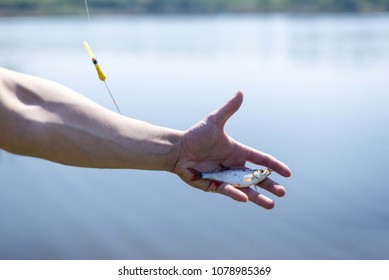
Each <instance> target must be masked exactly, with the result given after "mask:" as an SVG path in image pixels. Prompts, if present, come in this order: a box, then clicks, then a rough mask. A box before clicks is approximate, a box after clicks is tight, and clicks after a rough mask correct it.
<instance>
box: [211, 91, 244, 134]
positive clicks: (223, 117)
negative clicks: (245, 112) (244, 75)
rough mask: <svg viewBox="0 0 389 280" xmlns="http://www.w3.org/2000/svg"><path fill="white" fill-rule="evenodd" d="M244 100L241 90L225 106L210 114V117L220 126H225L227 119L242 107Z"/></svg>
mask: <svg viewBox="0 0 389 280" xmlns="http://www.w3.org/2000/svg"><path fill="white" fill-rule="evenodd" d="M242 102H243V93H242V92H241V91H240V90H239V91H238V92H237V93H236V94H235V96H234V97H233V98H232V99H230V100H229V101H228V102H227V103H226V104H225V105H224V106H222V107H220V108H219V109H218V110H216V111H215V112H213V113H212V114H211V115H210V117H209V118H210V119H212V121H213V122H215V123H216V124H217V125H218V126H219V127H224V125H225V124H226V122H227V120H228V119H229V118H230V117H231V116H232V115H233V114H234V113H235V112H236V111H238V109H239V108H240V105H242Z"/></svg>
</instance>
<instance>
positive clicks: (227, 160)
mask: <svg viewBox="0 0 389 280" xmlns="http://www.w3.org/2000/svg"><path fill="white" fill-rule="evenodd" d="M242 102H243V94H242V93H241V92H238V93H237V94H236V95H235V96H234V97H233V98H232V99H231V100H230V101H229V102H228V103H227V104H225V105H224V106H223V107H221V108H220V109H218V110H216V111H215V112H213V113H211V114H209V115H208V116H207V117H206V118H204V119H203V120H201V121H200V122H199V123H197V124H196V125H194V126H193V127H192V128H190V129H189V130H187V131H186V132H185V135H184V137H183V141H182V147H181V153H180V156H179V159H178V161H177V163H176V166H175V168H174V170H173V171H174V173H176V174H177V175H178V176H180V177H181V179H182V180H184V181H185V182H186V183H188V184H189V185H191V186H193V187H196V188H199V189H201V190H204V191H207V192H217V193H221V194H224V195H226V196H229V197H231V198H233V199H235V200H238V201H242V202H245V201H247V200H250V201H252V202H254V203H256V204H258V205H259V206H262V207H264V208H267V209H271V208H273V207H274V202H273V201H272V200H271V199H270V198H268V197H266V196H265V195H263V194H260V193H258V192H256V191H254V190H253V189H251V188H244V189H237V188H235V187H233V186H231V185H228V184H225V183H219V182H215V181H210V180H201V179H200V180H199V179H197V178H195V176H194V173H193V170H197V171H200V172H209V171H215V170H220V169H224V168H245V164H246V162H247V161H249V162H252V163H254V164H258V165H262V166H266V167H268V168H270V169H272V170H273V171H275V172H277V173H279V174H280V175H282V176H285V177H288V176H290V175H291V172H290V170H289V168H288V167H287V166H286V165H285V164H283V163H282V162H280V161H278V160H277V159H275V158H274V157H272V156H270V155H268V154H265V153H263V152H260V151H257V150H255V149H253V148H250V147H247V146H245V145H243V144H241V143H239V142H237V141H235V140H234V139H232V138H231V137H230V136H228V135H227V134H226V132H225V131H224V125H225V123H226V122H227V120H228V119H229V118H230V117H231V116H232V115H233V114H234V113H235V112H236V111H237V110H238V109H239V107H240V105H241V104H242ZM258 186H259V187H261V188H262V189H265V190H267V191H269V192H271V193H273V194H275V195H277V196H279V197H281V196H283V195H284V194H285V189H284V187H283V186H281V185H279V184H277V183H276V182H274V181H273V180H271V179H270V178H267V179H266V180H264V181H263V182H261V183H259V184H258Z"/></svg>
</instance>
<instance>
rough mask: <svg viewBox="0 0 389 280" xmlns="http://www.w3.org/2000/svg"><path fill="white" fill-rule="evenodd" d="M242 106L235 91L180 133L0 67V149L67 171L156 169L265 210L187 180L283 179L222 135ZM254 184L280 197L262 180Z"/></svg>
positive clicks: (224, 189) (278, 166)
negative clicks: (251, 167) (236, 174)
mask: <svg viewBox="0 0 389 280" xmlns="http://www.w3.org/2000/svg"><path fill="white" fill-rule="evenodd" d="M242 102H243V94H242V92H240V91H239V92H237V93H236V95H235V96H234V97H233V98H232V99H231V100H230V101H229V102H227V103H226V104H225V105H224V106H222V107H220V108H219V109H218V110H216V111H214V112H212V113H210V114H209V115H208V116H206V117H205V118H204V119H202V120H201V121H200V122H198V123H197V124H195V125H194V126H193V127H191V128H190V129H188V130H186V131H180V130H175V129H171V128H166V127H161V126H156V125H152V124H149V123H146V122H143V121H140V120H136V119H132V118H128V117H126V116H123V115H119V114H117V113H115V112H112V111H109V110H107V109H105V108H103V107H101V106H100V105H98V104H96V103H95V102H93V101H91V100H89V99H87V98H85V97H84V96H82V95H80V94H79V93H77V92H75V91H73V90H71V89H69V88H67V87H64V86H62V85H60V84H57V83H55V82H52V81H49V80H45V79H42V78H38V77H34V76H29V75H25V74H22V73H18V72H13V71H10V70H7V69H4V68H0V131H1V134H0V148H1V149H4V150H6V151H9V152H11V153H15V154H20V155H25V156H32V157H38V158H42V159H46V160H50V161H53V162H57V163H61V164H65V165H72V166H80V167H91V168H127V169H144V170H164V171H168V172H172V173H174V174H177V175H178V176H179V177H180V178H181V179H182V180H183V181H184V182H185V183H187V184H189V185H191V186H192V187H195V188H198V189H201V190H203V191H206V192H216V193H220V194H223V195H226V196H228V197H230V198H232V199H234V200H237V201H241V202H246V201H248V200H250V201H252V202H254V203H255V204H257V205H259V206H262V207H264V208H266V209H271V208H273V207H274V201H273V200H271V199H270V198H268V197H266V196H265V195H263V194H260V193H257V192H256V191H254V190H252V189H250V188H244V189H236V188H235V187H233V186H231V185H228V184H222V183H218V182H212V181H209V180H194V179H193V173H192V171H191V170H193V169H194V170H198V171H200V172H205V171H207V172H209V171H215V170H219V169H221V168H222V167H224V168H225V167H230V168H244V167H245V163H246V162H247V161H249V162H252V163H254V164H257V165H262V166H266V167H269V168H271V169H272V170H273V171H274V172H277V173H278V174H280V175H282V176H285V177H288V176H290V175H291V171H290V169H289V168H288V167H287V166H286V165H285V164H284V163H282V162H281V161H279V160H277V159H275V158H274V157H273V156H271V155H268V154H266V153H263V152H260V151H258V150H255V149H253V148H251V147H248V146H245V145H243V144H241V143H239V142H237V141H235V140H234V139H232V138H231V137H230V136H229V135H227V134H226V132H225V131H224V126H225V124H226V122H227V120H228V119H229V118H230V117H231V116H232V115H233V114H234V113H235V112H236V111H237V110H238V109H239V107H240V105H241V104H242ZM258 186H259V187H260V188H262V189H263V190H266V191H268V192H270V193H273V194H275V195H276V196H279V197H282V196H284V195H285V188H284V187H283V186H281V185H279V184H278V183H276V182H274V181H273V180H271V179H270V178H267V179H266V180H264V181H263V182H261V183H260V184H258Z"/></svg>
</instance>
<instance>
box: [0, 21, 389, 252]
mask: <svg viewBox="0 0 389 280" xmlns="http://www.w3.org/2000/svg"><path fill="white" fill-rule="evenodd" d="M84 39H87V40H88V41H89V43H90V44H91V46H92V49H93V50H94V52H95V54H96V55H97V57H98V59H99V61H100V63H101V65H102V67H103V68H104V70H105V72H106V74H107V76H108V79H107V82H108V84H109V86H110V88H111V90H112V92H113V94H114V96H115V98H116V100H117V102H118V103H119V106H120V108H121V110H122V112H123V113H124V114H126V115H128V116H131V117H135V118H139V119H142V120H145V121H148V122H152V123H154V124H158V125H163V126H169V127H174V128H177V129H187V128H189V127H190V126H191V125H192V124H194V123H195V122H197V121H198V120H199V119H201V118H202V117H203V116H205V115H206V114H207V113H209V112H210V111H212V110H214V109H215V108H217V107H219V106H220V105H221V104H223V103H224V102H225V101H227V100H228V99H229V98H230V97H231V96H232V95H233V94H234V92H235V91H236V90H237V89H242V90H243V91H244V92H245V102H244V104H243V106H242V108H241V110H240V111H239V112H238V113H237V114H236V115H235V116H234V117H233V118H232V119H231V121H230V122H229V123H228V125H227V131H228V133H229V134H230V135H231V136H232V137H234V138H236V139H237V140H239V141H241V142H243V143H245V144H247V145H250V146H253V147H255V148H257V149H259V150H262V151H265V152H268V153H270V154H273V155H274V156H276V157H278V158H279V159H281V160H283V161H284V162H285V163H287V164H288V165H289V166H290V167H291V169H292V171H293V176H292V177H291V178H287V179H286V178H282V177H280V176H277V175H272V177H273V179H275V180H277V181H278V182H280V183H282V184H283V185H285V187H286V188H287V195H286V197H285V198H282V199H279V198H274V199H275V201H276V208H275V209H274V210H272V211H266V210H263V209H261V208H259V207H256V206H254V205H253V204H250V203H247V204H241V203H238V202H235V201H232V200H230V199H228V198H226V197H223V196H220V195H214V194H208V193H204V192H201V191H198V190H195V189H192V188H190V187H187V186H186V185H185V184H184V183H182V182H181V181H180V180H179V178H178V177H176V176H175V175H172V174H168V173H164V172H147V171H138V170H100V169H83V168H75V167H67V166H62V165H59V164H55V163H50V162H47V161H44V160H40V159H33V158H27V157H20V156H15V155H12V154H9V153H6V152H1V153H0V174H1V177H0V258H1V259H388V258H389V207H388V201H389V190H388V183H387V181H388V179H387V170H386V169H387V168H386V166H387V160H388V156H389V148H388V145H387V143H388V140H389V133H388V129H387V123H388V120H389V110H388V107H389V106H388V105H389V95H388V90H389V85H388V74H387V73H389V16H388V15H385V14H382V15H362V16H350V15H338V16H332V15H323V16H307V17H302V16H300V17H292V16H284V15H272V16H266V15H262V16H227V15H225V16H204V17H202V16H192V17H180V16H165V17H158V16H139V17H96V16H93V15H92V23H91V25H88V21H87V18H86V17H80V18H77V17H74V18H61V17H60V18H3V19H0V65H1V66H3V67H8V68H11V69H15V70H19V71H22V72H25V73H30V74H34V75H38V76H42V77H46V78H49V79H52V80H55V81H57V82H60V83H63V84H65V85H67V86H69V87H71V88H73V89H75V90H77V91H79V92H81V93H82V94H84V95H85V96H87V97H89V98H91V99H93V100H95V101H96V102H98V103H100V104H102V105H104V106H106V107H108V108H110V109H112V110H115V107H114V105H113V104H112V102H111V100H110V97H109V95H108V94H107V93H106V91H105V87H104V85H103V84H102V83H101V82H99V81H98V80H97V78H96V74H95V71H94V69H93V66H92V64H91V62H90V61H89V58H88V55H87V53H86V51H85V50H84V47H83V45H82V42H83V40H84Z"/></svg>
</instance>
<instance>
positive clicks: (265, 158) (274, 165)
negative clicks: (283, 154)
mask: <svg viewBox="0 0 389 280" xmlns="http://www.w3.org/2000/svg"><path fill="white" fill-rule="evenodd" d="M248 149H249V155H248V158H247V160H248V161H250V162H252V163H254V164H258V165H263V166H266V167H267V168H269V169H271V170H273V171H275V172H277V173H278V174H280V175H282V176H284V177H289V176H290V175H292V172H291V171H290V169H289V167H288V166H287V165H286V164H285V163H283V162H281V161H280V160H278V159H276V158H275V157H273V156H271V155H269V154H266V153H264V152H260V151H257V150H255V149H253V148H248Z"/></svg>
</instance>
